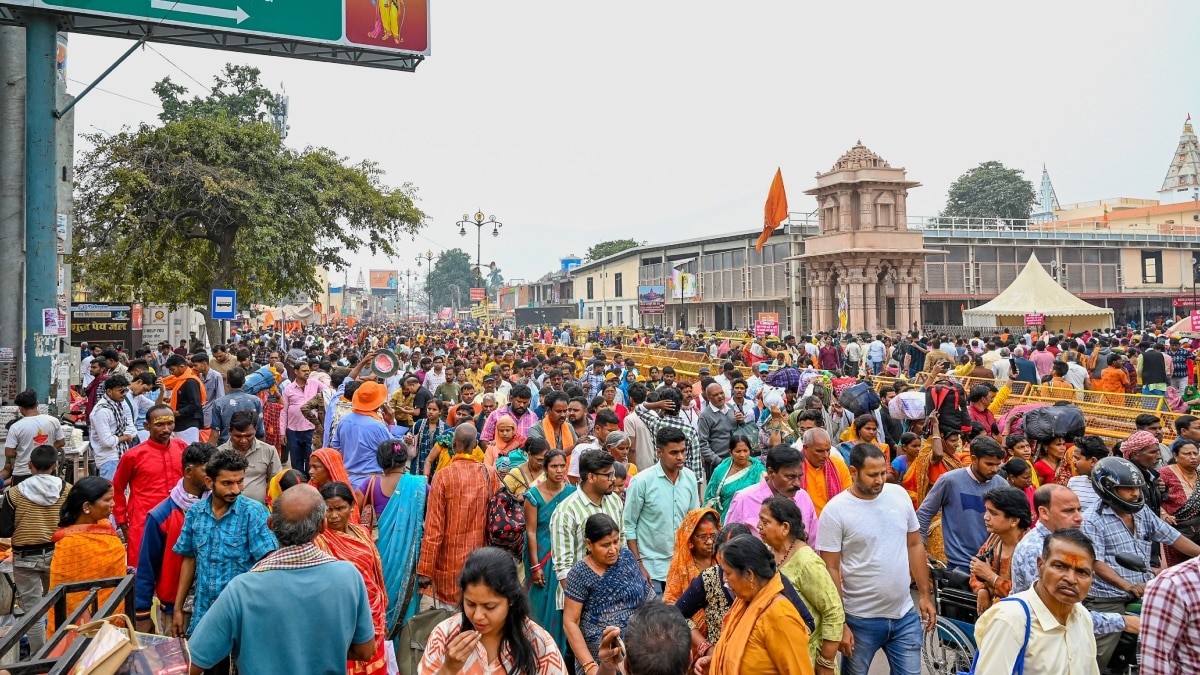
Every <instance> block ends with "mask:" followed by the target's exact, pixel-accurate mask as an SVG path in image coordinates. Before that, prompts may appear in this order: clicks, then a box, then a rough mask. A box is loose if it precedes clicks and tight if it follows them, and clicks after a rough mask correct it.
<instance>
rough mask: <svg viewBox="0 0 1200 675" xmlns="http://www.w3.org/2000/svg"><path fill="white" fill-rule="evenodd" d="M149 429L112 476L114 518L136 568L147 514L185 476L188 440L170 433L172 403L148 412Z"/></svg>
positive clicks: (173, 418) (123, 458) (157, 406)
mask: <svg viewBox="0 0 1200 675" xmlns="http://www.w3.org/2000/svg"><path fill="white" fill-rule="evenodd" d="M146 430H147V431H149V432H150V438H148V439H147V440H146V442H145V443H140V444H138V445H135V446H134V447H132V448H130V449H129V450H128V451H127V452H126V453H125V454H124V455H123V456H122V457H121V462H120V463H119V464H117V473H116V475H114V476H113V518H114V519H116V521H117V527H119V528H120V529H121V533H122V534H123V535H124V536H125V547H126V550H127V552H128V556H127V558H126V560H127V561H128V564H129V566H130V567H137V563H138V553H139V551H140V550H141V547H142V532H143V530H145V528H146V516H147V515H149V513H150V510H151V509H153V508H154V507H155V506H158V504H159V503H160V502H162V500H164V499H166V498H167V497H168V496H169V495H170V494H171V488H173V487H175V484H176V483H178V482H179V479H181V478H183V451H184V449H185V448H186V447H187V443H184V442H183V441H181V440H179V439H178V438H172V436H171V433H172V432H174V431H175V412H174V411H173V410H171V407H170V406H167V405H161V404H160V405H156V406H154V407H153V408H151V409H150V410H149V411H147V412H146ZM126 490H128V491H129V494H128V496H127V495H126V494H125V491H126Z"/></svg>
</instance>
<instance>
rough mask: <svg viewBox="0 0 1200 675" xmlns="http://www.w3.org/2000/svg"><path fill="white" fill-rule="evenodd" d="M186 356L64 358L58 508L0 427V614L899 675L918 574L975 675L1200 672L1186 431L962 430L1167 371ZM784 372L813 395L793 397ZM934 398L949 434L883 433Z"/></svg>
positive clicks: (397, 354) (988, 358) (387, 335)
mask: <svg viewBox="0 0 1200 675" xmlns="http://www.w3.org/2000/svg"><path fill="white" fill-rule="evenodd" d="M635 343H636V344H637V345H639V346H658V347H662V348H664V349H666V350H668V351H667V352H666V353H677V354H682V353H685V352H688V351H691V352H695V353H696V354H697V355H698V356H697V357H696V358H698V359H700V358H702V359H703V362H704V363H711V364H712V365H711V366H709V365H704V366H702V367H700V368H699V369H698V373H696V374H695V376H694V377H693V376H691V375H692V374H691V373H686V374H685V373H677V372H676V371H675V370H674V369H673V368H672V367H670V366H666V367H662V368H659V367H658V366H656V365H654V364H653V363H648V362H646V361H645V360H643V362H641V363H639V358H643V359H644V357H639V356H634V354H633V351H631V350H628V349H625V351H624V353H623V352H622V350H623V349H624V348H625V347H626V346H627V345H630V344H635ZM202 347H203V346H202V345H199V344H187V343H185V344H183V345H180V349H181V350H182V352H183V353H179V352H178V351H175V350H172V349H171V346H170V345H165V346H159V348H157V349H151V348H149V347H148V346H147V347H144V348H143V349H141V350H137V351H135V353H134V354H132V355H130V356H129V357H125V355H123V354H122V353H120V352H119V351H116V350H104V349H101V348H99V347H97V348H95V349H88V350H87V353H86V357H85V358H86V360H87V364H86V368H85V371H86V372H87V373H88V374H89V375H90V378H91V379H88V380H87V381H86V382H85V383H83V385H82V386H81V390H82V392H81V393H82V395H83V397H84V399H85V400H84V402H83V403H81V408H82V413H83V414H84V415H85V419H86V422H87V424H88V427H89V431H90V434H89V437H90V443H91V448H92V450H91V452H92V457H93V459H94V462H95V473H96V474H97V475H91V476H84V477H79V478H78V479H77V480H76V481H75V482H74V485H70V484H67V482H66V481H64V480H63V478H62V477H61V472H59V471H58V468H59V467H58V466H57V462H58V458H59V456H60V453H59V448H61V446H62V443H63V439H64V434H63V431H62V429H61V427H60V426H59V423H58V421H57V420H54V418H51V417H49V416H45V415H39V414H38V412H37V409H38V407H37V404H38V402H37V400H36V397H35V396H33V394H32V392H26V393H23V394H22V396H21V397H19V398H18V405H19V406H20V409H21V413H22V417H21V418H20V420H18V422H17V423H16V424H15V425H14V426H13V427H12V428H11V429H10V430H9V435H8V440H7V442H6V458H7V462H6V466H5V468H4V477H5V479H6V481H7V482H8V484H9V486H10V487H8V488H7V490H6V492H5V497H4V500H3V503H2V504H0V537H8V538H11V545H12V547H13V549H14V576H15V580H16V584H17V596H18V604H19V605H20V607H22V608H30V607H32V606H34V605H35V604H36V603H37V602H38V600H39V599H40V597H41V596H42V594H44V593H46V592H48V591H49V590H50V589H52V588H53V587H54V586H57V585H59V584H62V583H69V582H74V581H86V580H90V579H96V578H104V577H111V576H120V575H123V574H125V573H126V572H127V571H128V572H129V573H132V574H135V575H136V608H137V616H136V621H137V624H138V628H139V630H143V631H157V632H160V633H163V634H168V635H174V636H180V637H187V638H188V639H189V644H190V649H191V654H192V660H193V665H192V672H194V673H200V672H208V673H222V674H223V673H228V672H230V671H231V668H236V669H237V670H240V671H242V672H247V673H295V672H314V673H315V672H320V673H335V672H341V671H342V670H345V671H346V672H350V673H381V674H382V673H393V672H397V670H398V667H399V664H400V663H408V664H414V665H415V666H416V667H417V671H418V672H421V673H429V674H433V673H446V674H449V673H467V674H470V675H488V674H491V673H500V672H504V673H518V672H519V673H525V674H527V675H533V674H534V673H538V674H549V675H556V674H558V673H566V672H568V671H571V672H574V673H578V674H581V675H594V674H595V673H615V672H623V673H637V674H638V675H642V674H657V673H663V674H670V675H680V674H682V673H685V672H695V673H697V674H699V675H704V674H705V673H709V674H713V675H718V674H726V673H817V674H820V675H829V674H831V673H838V672H843V673H848V674H865V673H866V672H867V671H868V669H869V668H870V666H871V663H872V661H873V660H874V659H875V658H876V656H877V655H878V653H879V652H883V653H884V655H885V656H886V659H887V661H888V663H889V665H890V668H891V670H892V672H893V673H906V674H914V675H915V674H917V673H920V672H921V651H922V644H923V642H924V640H925V633H926V632H927V631H931V630H933V629H934V626H935V621H936V616H937V614H938V606H937V604H936V601H935V600H936V599H935V593H934V588H933V576H932V575H931V565H932V567H934V568H936V569H938V570H939V572H946V573H947V574H946V575H943V576H939V579H943V578H951V577H953V576H954V575H953V574H949V573H950V572H953V573H957V575H958V577H959V578H960V579H961V580H962V583H963V587H964V588H966V589H968V592H970V593H971V594H972V595H973V596H974V599H975V607H974V614H975V615H977V616H978V624H977V627H976V639H977V642H978V646H979V654H978V663H977V666H976V667H977V672H987V673H1008V672H1013V669H1014V666H1017V665H1023V667H1024V672H1026V673H1029V674H1030V675H1034V674H1037V673H1062V672H1103V671H1104V670H1105V669H1106V668H1107V667H1108V665H1109V661H1110V659H1111V658H1112V655H1113V653H1114V651H1115V650H1116V648H1117V642H1118V640H1119V638H1120V636H1121V634H1122V633H1129V634H1140V638H1141V644H1140V650H1141V668H1142V672H1144V673H1153V674H1158V673H1169V672H1177V666H1178V664H1179V663H1188V662H1200V661H1197V659H1196V657H1198V656H1200V642H1196V641H1195V639H1194V638H1196V637H1200V620H1198V619H1197V618H1195V616H1194V614H1193V613H1194V612H1195V610H1194V609H1192V607H1194V606H1197V605H1196V604H1195V600H1197V598H1196V597H1195V595H1196V592H1197V591H1196V589H1198V588H1200V563H1198V561H1197V560H1198V559H1197V558H1196V556H1197V554H1200V546H1198V545H1197V541H1198V540H1200V535H1198V529H1200V491H1197V490H1196V485H1197V467H1198V465H1200V418H1197V417H1194V416H1191V415H1180V416H1179V417H1177V418H1176V419H1175V421H1174V425H1175V428H1176V431H1177V438H1176V440H1175V441H1174V443H1172V444H1171V445H1170V446H1167V445H1164V444H1163V443H1162V440H1163V434H1162V420H1160V419H1159V418H1158V417H1157V416H1156V415H1154V414H1150V413H1147V414H1145V415H1142V416H1140V417H1138V418H1137V426H1138V430H1137V431H1136V432H1135V433H1133V434H1132V435H1130V436H1129V437H1128V438H1127V439H1124V440H1122V441H1121V442H1120V443H1118V444H1117V446H1116V447H1115V448H1110V446H1109V445H1108V444H1107V443H1105V441H1104V440H1103V439H1102V438H1100V437H1098V436H1086V435H1083V434H1079V435H1070V436H1068V435H1059V436H1054V437H1046V436H1040V437H1035V436H1032V435H1030V436H1027V435H1025V434H1024V433H1022V431H1021V430H1020V429H1019V424H1017V425H1013V424H1010V423H1008V422H1001V421H1000V420H998V419H997V416H996V412H997V411H998V405H997V404H996V400H995V399H996V397H997V395H998V394H1001V390H1002V389H1003V388H1004V386H1005V383H1006V381H1008V380H1018V379H1022V378H1025V377H1029V378H1034V379H1036V383H1037V385H1039V386H1040V385H1042V384H1043V379H1044V377H1048V378H1049V379H1045V383H1047V384H1050V385H1051V388H1052V389H1055V390H1057V389H1058V388H1060V387H1063V388H1065V387H1066V386H1068V385H1069V386H1074V384H1075V382H1074V379H1076V378H1075V376H1073V375H1072V373H1074V372H1075V369H1076V368H1083V369H1087V370H1088V374H1087V376H1086V377H1084V378H1083V380H1082V382H1081V386H1080V387H1077V388H1086V387H1089V386H1091V387H1096V386H1097V384H1098V383H1099V384H1103V383H1104V382H1105V377H1104V376H1105V375H1110V376H1109V377H1108V381H1109V382H1112V381H1114V380H1113V377H1114V376H1113V375H1111V374H1108V373H1103V374H1102V376H1101V377H1099V378H1095V377H1092V376H1091V375H1090V373H1091V368H1092V367H1093V366H1094V364H1096V363H1097V361H1104V362H1105V367H1106V368H1108V369H1112V368H1114V367H1115V368H1116V369H1117V370H1120V371H1121V372H1122V373H1123V374H1124V376H1125V379H1124V380H1121V382H1122V387H1123V389H1122V391H1125V390H1126V389H1127V388H1128V387H1129V384H1128V383H1129V382H1130V381H1132V382H1135V383H1137V385H1136V386H1137V387H1140V388H1141V389H1142V390H1144V391H1147V392H1160V391H1161V392H1163V393H1165V392H1166V388H1167V387H1171V388H1173V389H1175V390H1177V391H1181V392H1182V391H1184V390H1186V388H1187V387H1188V386H1189V385H1190V384H1191V382H1192V375H1191V374H1190V373H1191V370H1192V366H1191V364H1192V362H1193V361H1192V357H1191V356H1190V355H1185V356H1183V357H1178V356H1176V355H1175V353H1174V351H1175V350H1176V348H1179V349H1182V348H1183V347H1184V345H1182V344H1175V343H1167V345H1165V347H1164V346H1162V345H1160V344H1158V340H1157V339H1156V338H1155V337H1154V336H1140V335H1139V336H1133V335H1122V334H1118V333H1111V334H1094V335H1093V334H1090V333H1089V334H1084V335H1077V336H1067V335H1046V336H1042V335H1034V334H1032V333H1030V334H1028V335H995V336H989V337H978V336H977V337H976V338H974V339H972V338H967V339H958V340H952V339H949V338H946V337H945V336H922V335H920V334H915V333H914V334H911V335H907V336H905V335H899V334H897V335H893V336H888V335H882V334H881V335H876V336H866V337H865V338H863V337H862V336H853V335H841V334H832V333H829V334H824V333H823V334H819V335H812V336H800V337H799V338H796V337H793V336H787V337H785V338H783V339H782V340H776V339H761V338H760V339H751V338H749V337H747V339H746V340H744V341H738V340H726V339H718V338H713V337H711V336H709V337H705V336H696V335H669V334H666V333H654V332H649V331H647V332H641V333H635V332H629V331H623V332H620V333H611V334H606V333H598V332H593V333H591V334H579V335H576V334H573V333H572V332H571V331H570V330H569V329H554V328H543V329H538V330H533V329H522V330H518V331H515V332H514V331H512V330H504V329H501V328H491V329H487V328H484V327H478V326H472V327H466V326H458V325H440V326H404V327H397V326H369V327H365V328H362V327H360V328H359V329H357V330H355V331H352V332H351V331H345V330H342V331H337V330H336V329H315V330H309V331H308V332H305V333H294V334H291V335H287V336H284V335H281V334H278V333H276V332H270V331H265V332H261V333H260V332H254V331H248V332H243V333H241V334H238V335H235V336H234V337H233V338H232V341H231V342H230V343H229V344H225V345H217V346H215V347H214V348H213V349H212V353H211V354H209V353H208V352H207V351H206V350H204V349H203V348H202ZM1026 348H1028V350H1029V352H1026V351H1023V350H1025V349H1026ZM1185 351H1186V350H1185ZM960 352H961V353H960ZM639 353H640V354H644V353H646V352H639ZM701 353H703V354H702V357H701V356H700V354H701ZM1027 353H1031V358H1026V356H1025V355H1026V354H1027ZM1135 353H1137V360H1136V362H1135V363H1136V365H1135V367H1134V370H1133V372H1132V373H1130V372H1128V371H1126V370H1125V365H1124V364H1125V363H1127V362H1128V360H1129V359H1128V357H1129V356H1131V355H1133V354H1135ZM110 357H111V358H110ZM1047 360H1048V367H1046V368H1045V370H1046V375H1045V376H1043V375H1041V371H1042V370H1043V365H1044V364H1043V363H1042V362H1043V361H1047ZM942 362H949V363H961V365H960V366H958V367H953V366H952V367H950V368H946V367H943V366H941V365H940V364H941V363H942ZM1027 363H1028V364H1029V365H1026V364H1027ZM968 365H970V370H967V369H966V368H967V366H968ZM1029 369H1032V370H1029ZM784 370H790V371H794V372H795V373H813V372H818V373H823V374H824V376H825V377H826V379H825V380H813V381H810V382H809V384H814V385H815V387H813V392H812V393H811V394H809V395H805V389H806V387H804V386H802V385H801V384H800V383H798V382H797V381H795V380H793V379H789V378H786V377H785V378H782V379H783V380H784V381H782V382H781V381H780V379H779V378H777V377H776V376H777V375H779V374H780V372H781V371H784ZM984 370H986V371H987V373H984V372H983V371H984ZM1064 370H1065V372H1063V373H1060V371H1064ZM714 371H716V372H717V374H716V375H715V376H714V375H713V372H714ZM889 371H890V372H891V373H893V374H896V375H901V376H908V379H906V378H905V377H900V378H899V379H897V380H896V382H897V383H896V384H894V385H893V384H889V385H887V386H881V387H876V389H877V391H878V393H879V401H878V402H877V403H876V404H875V405H874V406H873V407H871V408H870V409H867V410H864V411H863V412H862V413H861V414H858V415H855V414H853V413H852V412H851V411H850V410H847V409H845V408H844V407H843V406H842V405H841V403H840V402H839V397H838V396H837V395H834V392H832V391H823V390H825V389H826V387H827V386H828V382H829V381H830V379H829V378H830V376H831V377H832V379H833V380H837V381H838V382H839V383H841V384H842V385H844V384H846V383H847V382H850V383H852V382H855V381H856V378H863V379H869V378H870V377H871V376H873V375H879V374H883V373H887V372H889ZM1181 373H1182V374H1181ZM918 374H920V375H918ZM1056 374H1058V379H1057V380H1054V379H1053V378H1054V377H1055V375H1056ZM1164 374H1165V377H1166V380H1165V381H1163V382H1159V381H1158V380H1159V379H1161V378H1160V377H1159V376H1160V375H1164ZM989 375H990V377H989ZM963 377H969V378H972V379H971V380H970V381H971V382H974V383H975V384H974V386H971V387H970V388H969V389H966V390H963V394H964V395H965V396H966V398H967V401H968V402H969V404H968V405H967V411H968V416H967V417H966V418H965V419H963V420H949V419H945V417H946V416H948V414H949V413H947V412H946V411H945V410H943V409H942V408H940V407H938V406H934V407H933V408H932V409H931V410H929V411H928V412H927V413H924V414H920V415H908V416H905V417H906V418H903V419H902V418H901V417H899V416H894V415H893V414H892V412H891V410H892V407H891V406H890V405H889V402H890V401H891V400H892V399H893V398H895V397H897V396H904V395H906V394H911V393H912V392H915V391H918V390H919V389H920V388H921V387H924V388H925V389H927V390H928V389H931V388H933V387H936V386H938V383H940V382H947V381H953V380H955V378H963ZM1180 378H1182V379H1180ZM1159 385H1162V387H1161V388H1160V386H1159ZM829 388H830V389H831V388H832V387H829ZM823 393H824V394H825V395H822V394H823ZM1001 395H1002V394H1001ZM960 422H961V423H960ZM56 446H57V447H56ZM1122 553H1129V554H1134V555H1136V556H1137V557H1138V558H1139V559H1143V560H1145V562H1146V567H1147V568H1150V569H1151V570H1152V571H1151V572H1143V571H1137V570H1133V569H1129V568H1127V567H1125V566H1123V565H1122V564H1121V563H1120V562H1118V559H1117V555H1118V554H1122ZM318 568H320V569H318ZM1156 572H1161V574H1158V575H1157V576H1156V574H1155V573H1156ZM1135 598H1140V599H1141V600H1142V613H1141V615H1140V617H1139V616H1137V615H1136V614H1133V613H1130V612H1128V611H1126V610H1127V608H1126V605H1127V603H1129V602H1130V601H1132V600H1133V599H1135ZM79 601H80V598H78V597H70V596H69V597H68V604H69V605H72V606H73V604H72V603H75V604H77V603H78V602H79ZM314 610H317V611H314ZM439 613H440V614H439ZM429 616H434V617H437V618H440V619H441V620H440V621H438V622H436V623H435V624H430V623H429V622H428V621H422V620H421V619H422V618H425V617H429ZM972 618H974V617H972ZM1034 619H1036V621H1035V620H1034ZM421 625H423V626H426V627H427V628H428V630H426V631H425V632H424V633H423V634H421V635H419V636H417V637H416V638H414V637H412V635H410V633H412V631H414V630H416V628H415V627H417V626H421ZM52 629H53V627H52V626H51V627H48V630H52ZM402 631H408V633H405V635H406V636H407V637H406V639H403V640H402V639H400V635H401V633H402ZM35 634H36V635H35ZM44 635H45V631H42V630H34V631H31V633H30V643H31V648H32V649H33V651H34V652H35V653H36V651H37V650H38V649H39V648H40V646H41V642H40V641H42V640H44ZM314 635H319V636H320V638H319V639H315V640H314V639H313V636H314ZM35 639H36V640H37V641H38V642H36V644H35ZM414 643H420V644H422V645H423V650H414V648H413V644H414Z"/></svg>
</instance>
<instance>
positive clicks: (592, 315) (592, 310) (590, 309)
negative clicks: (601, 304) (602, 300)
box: [588, 307, 596, 321]
mask: <svg viewBox="0 0 1200 675" xmlns="http://www.w3.org/2000/svg"><path fill="white" fill-rule="evenodd" d="M595 320H596V308H595V307H588V321H595Z"/></svg>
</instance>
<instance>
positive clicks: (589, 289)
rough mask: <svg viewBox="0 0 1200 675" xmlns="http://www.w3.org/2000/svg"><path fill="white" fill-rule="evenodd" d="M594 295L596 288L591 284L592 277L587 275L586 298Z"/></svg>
mask: <svg viewBox="0 0 1200 675" xmlns="http://www.w3.org/2000/svg"><path fill="white" fill-rule="evenodd" d="M594 297H596V289H595V287H594V286H593V284H592V278H591V277H588V278H587V299H588V300H591V299H592V298H594Z"/></svg>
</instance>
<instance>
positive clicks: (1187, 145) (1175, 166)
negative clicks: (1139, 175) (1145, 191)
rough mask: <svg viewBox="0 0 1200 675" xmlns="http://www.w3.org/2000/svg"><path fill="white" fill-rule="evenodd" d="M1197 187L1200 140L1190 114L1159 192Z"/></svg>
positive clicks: (1199, 164)
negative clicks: (1193, 127)
mask: <svg viewBox="0 0 1200 675" xmlns="http://www.w3.org/2000/svg"><path fill="white" fill-rule="evenodd" d="M1195 187H1200V141H1198V140H1197V138H1196V132H1195V131H1194V130H1193V129H1192V116H1191V115H1190V114H1189V115H1188V116H1187V120H1186V121H1185V122H1184V123H1183V133H1182V134H1180V136H1179V145H1178V146H1177V147H1176V148H1175V154H1174V155H1172V156H1171V165H1170V167H1168V168H1167V177H1166V178H1164V179H1163V184H1162V189H1161V190H1159V192H1174V191H1176V190H1180V189H1187V188H1195Z"/></svg>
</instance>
